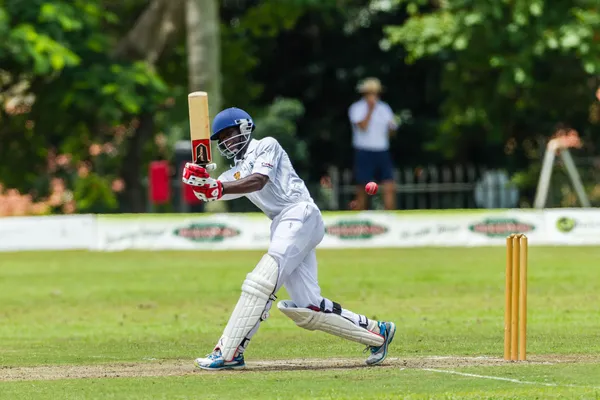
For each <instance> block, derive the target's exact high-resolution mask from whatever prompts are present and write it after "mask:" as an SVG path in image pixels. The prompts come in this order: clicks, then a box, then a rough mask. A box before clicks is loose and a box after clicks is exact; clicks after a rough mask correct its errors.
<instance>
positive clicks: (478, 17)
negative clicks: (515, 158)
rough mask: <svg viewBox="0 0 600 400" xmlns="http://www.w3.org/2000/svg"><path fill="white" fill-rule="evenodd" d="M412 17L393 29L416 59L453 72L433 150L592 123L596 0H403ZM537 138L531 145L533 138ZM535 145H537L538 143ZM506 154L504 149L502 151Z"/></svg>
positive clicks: (447, 77) (523, 138) (463, 149)
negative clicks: (435, 63) (590, 112)
mask: <svg viewBox="0 0 600 400" xmlns="http://www.w3.org/2000/svg"><path fill="white" fill-rule="evenodd" d="M396 5H397V6H399V7H402V8H403V9H404V10H405V11H406V12H407V14H408V18H407V20H406V21H405V22H404V23H403V24H402V25H398V26H389V27H387V29H386V34H387V39H388V40H389V41H390V43H391V44H392V45H401V46H403V47H404V48H405V49H406V51H407V55H406V60H407V61H408V62H409V63H417V64H418V63H420V62H422V61H423V60H435V61H437V62H439V63H440V64H441V65H442V66H443V70H442V75H441V77H442V78H441V79H442V80H441V89H442V91H443V101H442V102H441V104H440V111H441V114H442V118H443V120H442V121H441V123H440V124H439V128H438V134H437V135H436V137H435V140H434V141H432V142H431V143H430V149H432V150H435V151H437V152H442V153H443V154H445V156H446V157H448V158H452V157H456V156H459V157H460V156H462V157H463V158H465V157H468V155H469V153H470V152H472V151H473V150H482V151H483V150H484V149H485V148H486V147H489V146H490V145H496V150H499V149H501V148H502V146H504V145H505V144H507V143H508V144H509V146H508V147H509V148H513V147H514V146H511V145H510V143H511V141H515V142H516V143H517V144H519V145H520V144H521V143H522V142H526V143H529V146H530V147H531V146H532V144H531V143H532V142H531V140H530V139H532V138H534V137H535V136H536V135H537V136H542V135H543V136H549V135H551V134H552V133H553V132H554V131H555V130H556V129H557V124H559V123H564V124H567V125H571V126H575V127H577V128H578V129H579V130H580V131H582V132H583V133H585V134H587V135H592V132H596V133H597V132H598V131H597V128H593V129H592V128H591V125H590V124H589V121H588V108H589V107H590V105H592V104H593V103H595V102H596V99H595V98H594V92H595V89H596V87H597V83H598V82H596V78H595V77H596V76H597V75H598V74H599V73H600V36H599V35H598V32H600V7H599V6H598V2H597V1H594V0H576V1H563V2H550V1H546V0H511V1H508V0H502V1H485V0H440V1H436V2H430V1H426V0H397V1H396ZM528 140H529V141H528ZM534 147H535V146H534ZM497 153H498V154H502V151H497Z"/></svg>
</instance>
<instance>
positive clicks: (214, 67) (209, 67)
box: [185, 0, 227, 212]
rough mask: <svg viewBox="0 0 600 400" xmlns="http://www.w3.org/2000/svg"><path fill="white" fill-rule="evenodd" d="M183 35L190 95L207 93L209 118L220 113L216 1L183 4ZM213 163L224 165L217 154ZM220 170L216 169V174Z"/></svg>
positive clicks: (216, 208) (211, 206)
mask: <svg viewBox="0 0 600 400" xmlns="http://www.w3.org/2000/svg"><path fill="white" fill-rule="evenodd" d="M185 14H186V32H187V54H188V79H189V91H190V92H194V91H197V90H201V91H204V92H207V93H208V107H209V114H210V117H211V118H213V117H214V116H215V114H216V113H217V112H218V111H219V110H220V109H221V43H220V32H219V23H220V20H219V5H218V2H217V0H186V9H185ZM213 161H214V162H216V163H217V165H219V166H222V165H224V160H223V158H222V157H220V155H219V154H218V152H216V151H213ZM221 170H222V168H219V169H218V172H217V173H219V172H220V171H221ZM226 208H227V207H226V203H225V202H220V201H216V202H212V203H206V210H207V211H210V212H222V211H226Z"/></svg>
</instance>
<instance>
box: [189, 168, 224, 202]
mask: <svg viewBox="0 0 600 400" xmlns="http://www.w3.org/2000/svg"><path fill="white" fill-rule="evenodd" d="M209 165H211V164H209ZM212 165H215V164H212ZM211 168H212V169H214V167H211ZM181 180H182V181H183V183H185V184H186V185H190V186H193V187H194V189H193V192H194V195H195V196H196V198H198V199H199V200H202V201H215V200H219V199H220V198H221V197H223V184H222V183H221V181H218V180H216V179H214V178H211V177H210V175H209V174H208V171H207V168H205V167H202V166H200V165H197V164H194V163H186V164H185V167H184V168H183V176H182V178H181Z"/></svg>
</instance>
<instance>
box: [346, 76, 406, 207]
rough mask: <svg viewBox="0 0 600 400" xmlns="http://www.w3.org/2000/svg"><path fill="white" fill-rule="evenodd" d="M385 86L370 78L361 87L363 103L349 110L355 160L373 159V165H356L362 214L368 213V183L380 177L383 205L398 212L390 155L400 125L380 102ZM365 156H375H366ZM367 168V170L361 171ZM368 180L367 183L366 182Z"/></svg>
mask: <svg viewBox="0 0 600 400" xmlns="http://www.w3.org/2000/svg"><path fill="white" fill-rule="evenodd" d="M381 91H382V86H381V82H380V81H379V79H377V78H367V79H365V80H364V81H363V82H362V83H361V84H360V85H359V86H358V92H359V93H360V94H361V95H362V99H360V100H358V101H357V102H355V103H353V104H352V105H351V106H350V108H349V109H348V117H349V119H350V122H351V125H352V145H353V147H354V149H355V150H356V152H355V158H358V157H361V158H364V157H371V158H374V160H373V161H372V162H367V163H366V164H364V165H363V166H361V165H360V163H356V160H355V174H356V176H357V178H358V177H360V178H359V179H357V183H358V186H357V188H356V206H355V208H356V209H358V210H364V209H366V205H367V197H366V194H365V192H364V187H363V185H364V184H365V183H366V182H364V180H367V178H368V180H375V179H376V176H379V178H380V179H381V181H382V183H383V201H384V206H385V209H386V210H393V209H395V208H396V188H395V185H394V181H393V177H392V171H391V169H392V165H391V156H390V154H389V147H390V139H389V138H390V136H391V135H393V134H395V132H396V130H397V129H398V124H397V123H396V121H395V116H394V113H393V112H392V108H391V107H390V106H389V105H388V104H387V103H386V102H384V101H382V100H381V99H380V97H379V96H380V94H381ZM365 152H369V153H370V152H374V153H373V154H371V155H368V156H367V155H365V154H364V153H365ZM361 168H363V170H361ZM363 178H364V179H363Z"/></svg>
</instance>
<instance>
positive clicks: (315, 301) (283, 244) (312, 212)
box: [268, 202, 325, 307]
mask: <svg viewBox="0 0 600 400" xmlns="http://www.w3.org/2000/svg"><path fill="white" fill-rule="evenodd" d="M323 236H325V224H324V223H323V217H322V216H321V212H320V211H319V209H318V208H317V206H316V205H315V204H313V203H310V202H301V203H298V204H294V205H292V206H290V207H288V208H286V209H284V210H283V211H282V212H281V214H279V215H278V216H277V217H275V218H274V219H273V221H272V222H271V244H270V245H269V251H268V253H269V255H270V256H271V257H273V258H275V259H276V260H277V261H278V263H279V280H278V288H279V287H281V286H282V285H283V286H284V287H285V288H286V290H287V291H288V293H289V295H290V297H291V298H292V301H293V302H294V303H296V305H297V306H298V307H308V306H317V307H318V306H319V304H320V303H321V300H322V299H323V298H322V297H321V288H320V287H319V282H318V280H317V255H316V253H315V248H316V247H317V245H318V244H319V243H321V240H323Z"/></svg>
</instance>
